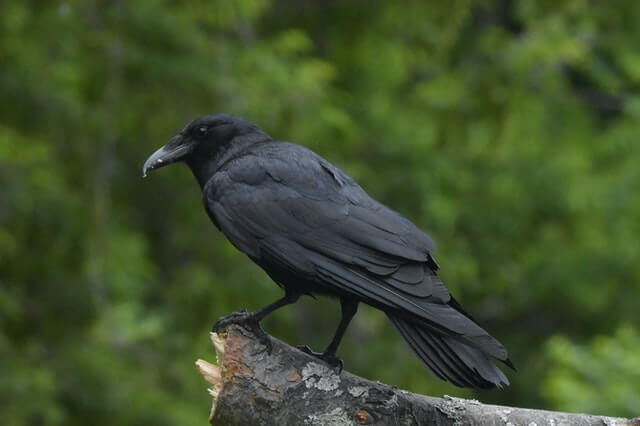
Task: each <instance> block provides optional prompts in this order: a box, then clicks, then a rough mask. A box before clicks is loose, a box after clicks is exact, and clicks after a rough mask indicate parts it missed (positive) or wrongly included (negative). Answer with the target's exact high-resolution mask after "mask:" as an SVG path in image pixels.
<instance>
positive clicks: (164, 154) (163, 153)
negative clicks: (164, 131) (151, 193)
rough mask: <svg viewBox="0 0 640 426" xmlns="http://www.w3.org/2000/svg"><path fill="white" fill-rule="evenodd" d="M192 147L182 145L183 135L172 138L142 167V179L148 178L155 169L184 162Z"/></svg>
mask: <svg viewBox="0 0 640 426" xmlns="http://www.w3.org/2000/svg"><path fill="white" fill-rule="evenodd" d="M191 149H192V146H191V145H190V144H184V143H182V135H180V134H178V135H175V136H174V137H172V138H171V140H170V141H169V142H167V144H166V145H165V146H163V147H162V148H160V149H159V150H157V151H156V152H154V153H153V154H151V156H150V157H149V158H147V161H145V162H144V165H143V166H142V177H147V172H149V171H151V170H153V169H159V168H160V167H164V166H167V165H169V164H171V163H175V162H176V161H180V160H182V159H183V158H184V157H185V156H186V155H187V154H188V153H189V152H191Z"/></svg>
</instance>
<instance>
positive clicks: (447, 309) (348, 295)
mask: <svg viewBox="0 0 640 426" xmlns="http://www.w3.org/2000/svg"><path fill="white" fill-rule="evenodd" d="M175 162H184V163H186V164H187V165H188V166H189V168H190V169H191V171H192V172H193V175H194V176H195V178H196V179H197V181H198V183H199V185H200V188H201V190H202V199H203V202H204V207H205V210H206V211H207V214H208V215H209V218H210V219H211V221H212V222H213V223H214V225H215V226H216V227H217V228H218V229H219V230H220V231H221V232H222V233H223V234H224V235H225V236H226V237H227V238H228V239H229V241H230V242H231V243H232V244H233V245H234V246H235V247H236V248H237V249H238V250H240V251H241V252H243V253H244V254H246V255H247V256H248V257H249V258H250V259H251V260H253V261H254V262H255V263H256V264H258V265H259V266H260V267H261V268H262V269H263V270H264V271H265V272H266V273H267V274H268V275H269V277H271V279H273V281H275V282H276V283H277V284H278V285H279V286H280V287H282V288H283V290H284V297H282V298H281V299H279V300H277V301H275V302H274V303H271V304H269V305H267V306H265V307H264V308H262V309H259V310H258V311H255V312H251V313H250V312H247V311H246V310H242V311H239V312H234V313H231V314H230V315H227V316H224V317H222V318H220V319H219V320H218V321H217V322H216V323H215V325H214V327H213V330H214V331H218V330H220V329H223V328H225V327H226V326H228V325H230V324H243V325H244V326H246V327H249V328H251V329H252V330H253V331H254V332H255V333H256V335H257V336H258V337H259V338H260V339H261V341H262V342H263V343H264V344H265V345H266V347H267V349H269V348H270V343H269V338H268V336H267V335H266V333H265V332H264V331H263V330H262V328H261V327H260V325H259V323H260V321H261V320H262V319H263V318H264V317H265V316H266V315H267V314H269V313H271V312H273V311H275V310H276V309H278V308H280V307H282V306H285V305H288V304H291V303H294V302H295V301H297V300H298V298H299V297H300V296H301V295H324V296H330V297H334V298H337V299H339V300H340V305H341V309H342V318H341V320H340V323H339V325H338V328H337V330H336V332H335V335H334V337H333V339H332V340H331V343H330V344H329V345H328V347H327V348H326V350H325V351H324V352H322V353H315V352H312V351H311V350H310V349H309V348H307V347H305V348H304V350H305V351H306V352H308V353H311V354H313V355H315V356H317V357H319V358H321V359H322V360H324V361H325V362H327V363H328V364H329V365H331V366H333V367H336V368H338V369H339V370H341V369H342V361H341V360H340V359H339V358H338V357H337V356H336V350H337V349H338V345H339V344H340V341H341V340H342V337H343V335H344V333H345V331H346V329H347V327H348V325H349V322H350V321H351V319H352V318H353V316H354V315H355V314H356V311H357V309H358V304H359V303H360V302H363V303H366V304H367V305H370V306H373V307H375V308H377V309H379V310H381V311H383V312H384V313H385V314H386V315H387V317H388V318H389V320H390V321H391V323H392V324H393V326H394V327H395V328H396V330H397V331H398V332H399V333H400V335H401V336H402V337H403V338H404V340H405V341H406V342H407V344H408V345H409V347H410V348H411V349H412V350H413V351H414V353H415V354H416V355H417V357H418V358H419V359H420V360H421V361H422V363H423V364H424V365H425V366H426V367H428V368H429V369H430V370H431V371H432V372H433V373H434V374H435V375H436V376H437V377H439V378H440V379H443V380H446V381H449V382H451V383H453V384H454V385H457V386H461V387H475V388H492V387H502V385H503V384H504V385H508V384H509V381H508V379H507V378H506V376H505V375H504V373H503V372H502V371H501V370H500V369H499V368H498V367H497V366H496V365H495V364H494V363H493V362H492V361H491V358H495V359H496V360H499V361H502V362H503V363H505V364H506V365H507V366H509V367H511V368H514V367H513V364H512V362H511V361H510V359H509V357H508V354H507V350H506V349H505V348H504V346H503V345H502V344H501V343H500V342H498V341H497V340H496V339H495V338H493V337H492V336H490V335H489V333H487V332H486V331H485V330H483V329H482V328H481V327H480V326H479V325H478V324H476V322H475V321H474V320H473V318H472V317H471V316H470V315H469V314H467V313H466V312H465V311H464V310H463V308H462V307H461V305H460V304H459V303H458V302H457V301H456V299H454V298H453V297H452V296H451V294H450V293H449V291H448V290H447V288H446V287H445V285H444V284H443V282H442V280H441V279H440V277H439V276H438V274H437V271H438V268H439V267H438V264H437V263H436V261H435V259H434V257H433V250H434V243H433V241H432V240H431V238H430V237H429V236H428V235H427V234H425V233H424V232H422V231H421V230H420V229H418V228H417V227H416V226H415V225H414V224H413V223H411V222H410V221H409V220H407V219H405V218H404V217H403V216H401V215H400V214H398V213H396V212H395V211H393V210H391V209H390V208H388V207H386V206H385V205H383V204H381V203H379V202H377V201H376V200H374V199H372V198H371V197H369V196H368V195H367V193H366V192H365V191H364V190H363V189H362V188H361V187H360V186H359V185H358V184H357V183H356V182H355V181H354V180H353V179H352V178H351V177H349V176H348V175H347V174H346V173H345V172H344V171H342V170H340V169H339V168H337V167H335V166H334V165H332V164H331V163H329V162H328V161H326V160H325V159H323V158H322V157H320V156H319V155H317V154H316V153H314V152H313V151H311V150H309V149H307V148H305V147H303V146H300V145H297V144H294V143H290V142H282V141H277V140H274V139H272V138H271V137H270V136H269V135H267V134H266V133H265V132H264V131H262V130H261V129H260V128H259V127H258V126H256V125H255V124H253V123H251V122H249V121H247V120H245V119H243V118H240V117H236V116H233V115H229V114H213V115H205V116H202V117H199V118H196V119H195V120H193V121H191V122H190V123H189V124H187V126H186V127H184V129H182V131H180V132H179V133H178V134H177V135H175V136H174V137H173V138H171V139H170V140H169V142H168V143H167V144H166V145H164V146H163V147H162V148H160V149H158V150H157V151H156V152H154V153H153V154H152V155H151V156H150V157H149V158H148V159H147V160H146V162H145V163H144V166H143V169H142V172H143V176H146V174H147V172H149V171H150V170H154V169H157V168H160V167H163V166H166V165H168V164H171V163H175ZM514 369H515V368H514Z"/></svg>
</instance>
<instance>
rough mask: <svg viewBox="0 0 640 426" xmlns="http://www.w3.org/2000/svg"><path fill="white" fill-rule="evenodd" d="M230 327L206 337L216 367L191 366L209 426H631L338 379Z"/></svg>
mask: <svg viewBox="0 0 640 426" xmlns="http://www.w3.org/2000/svg"><path fill="white" fill-rule="evenodd" d="M271 339H272V342H273V350H272V352H271V354H270V355H269V354H267V352H266V351H265V348H264V346H263V345H262V344H261V343H260V342H259V341H257V340H256V339H255V337H254V336H253V335H252V334H251V332H250V331H248V330H246V329H244V328H242V327H239V326H231V327H229V330H228V332H227V333H225V334H224V335H217V334H215V333H212V334H211V340H212V341H213V345H214V347H215V349H216V354H217V359H218V365H217V366H216V365H213V364H210V363H208V362H207V361H203V360H198V361H196V365H197V367H198V369H199V370H200V373H201V374H202V375H203V376H204V378H205V379H206V380H207V381H208V382H209V383H211V384H212V385H213V386H212V388H211V389H209V393H210V394H211V396H212V397H213V406H212V407H211V417H210V419H209V420H210V422H211V424H212V425H225V426H234V425H238V426H241V425H242V426H244V425H267V426H268V425H274V426H276V425H277V426H283V425H455V426H458V425H460V426H462V425H526V426H532V425H553V426H555V425H557V426H560V425H581V426H582V425H607V426H608V425H616V426H619V425H637V426H640V418H636V419H622V418H613V417H602V416H592V415H587V414H570V413H560V412H553V411H543V410H531V409H526V408H516V407H504V406H498V405H485V404H481V403H480V402H478V401H475V400H466V399H460V398H452V397H449V396H445V397H444V398H434V397H430V396H424V395H417V394H413V393H409V392H406V391H403V390H399V389H397V388H395V387H392V386H389V385H385V384H383V383H380V382H372V381H370V380H366V379H363V378H361V377H358V376H355V375H353V374H351V373H348V372H346V371H343V372H342V373H341V374H339V375H338V374H336V373H335V371H334V370H332V369H331V368H329V367H327V366H326V365H325V364H323V363H322V362H321V361H319V360H318V359H316V358H314V357H312V356H310V355H308V354H306V353H304V352H302V351H299V350H297V349H295V348H293V347H291V346H289V345H287V344H285V343H283V342H281V341H279V340H277V339H274V338H271Z"/></svg>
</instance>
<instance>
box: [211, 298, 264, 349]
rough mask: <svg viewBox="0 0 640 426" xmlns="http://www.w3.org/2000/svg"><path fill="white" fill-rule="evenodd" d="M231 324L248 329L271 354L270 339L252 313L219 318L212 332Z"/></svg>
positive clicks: (234, 313)
mask: <svg viewBox="0 0 640 426" xmlns="http://www.w3.org/2000/svg"><path fill="white" fill-rule="evenodd" d="M232 324H238V325H242V326H244V327H245V328H247V329H249V330H250V331H251V332H252V333H253V334H254V336H255V337H256V338H257V339H258V341H260V343H261V344H262V345H263V346H265V348H266V351H267V353H268V354H271V350H272V349H273V346H272V344H271V339H269V335H268V334H267V333H265V331H264V330H263V329H262V327H260V322H259V321H258V320H257V319H256V318H255V316H254V315H253V314H252V313H249V312H247V310H246V309H242V310H241V311H237V312H232V313H230V314H229V315H225V316H223V317H220V319H218V321H216V323H215V324H214V325H213V328H212V331H213V332H214V333H217V332H218V331H220V330H222V329H225V328H227V327H228V326H230V325H232Z"/></svg>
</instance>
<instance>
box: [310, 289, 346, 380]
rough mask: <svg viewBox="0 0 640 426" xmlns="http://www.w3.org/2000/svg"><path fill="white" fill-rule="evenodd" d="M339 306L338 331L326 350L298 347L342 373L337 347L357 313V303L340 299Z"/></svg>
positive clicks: (342, 364)
mask: <svg viewBox="0 0 640 426" xmlns="http://www.w3.org/2000/svg"><path fill="white" fill-rule="evenodd" d="M340 306H341V308H342V318H340V324H338V329H337V330H336V332H335V334H334V335H333V339H332V340H331V343H329V346H327V349H325V350H324V352H313V351H312V350H311V349H310V348H309V347H308V346H300V347H299V349H300V350H301V351H303V352H306V353H308V354H310V355H313V356H316V357H318V358H320V359H322V360H323V361H325V362H326V363H327V364H329V365H331V366H332V367H334V368H337V369H338V373H340V372H341V371H342V368H343V366H344V363H343V362H342V360H341V359H340V358H338V357H337V356H336V351H337V350H338V346H339V345H340V342H341V341H342V337H343V336H344V333H345V331H347V327H348V326H349V323H350V322H351V320H352V319H353V317H354V315H355V314H356V312H358V301H355V300H351V299H340Z"/></svg>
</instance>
